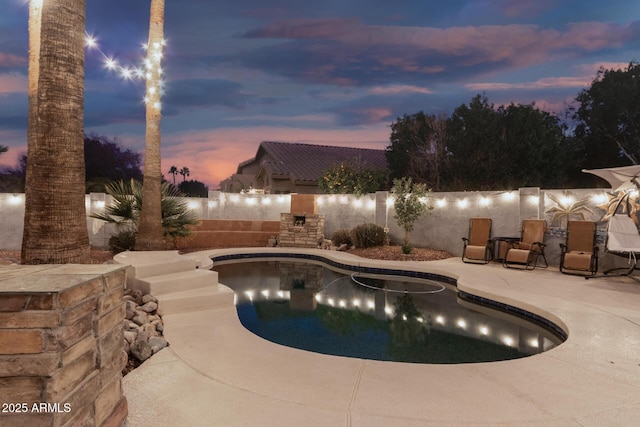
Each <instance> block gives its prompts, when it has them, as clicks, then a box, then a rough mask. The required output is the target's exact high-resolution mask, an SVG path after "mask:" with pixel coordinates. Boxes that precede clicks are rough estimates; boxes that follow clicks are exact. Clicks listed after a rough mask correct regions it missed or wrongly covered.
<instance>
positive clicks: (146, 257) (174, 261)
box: [113, 251, 197, 279]
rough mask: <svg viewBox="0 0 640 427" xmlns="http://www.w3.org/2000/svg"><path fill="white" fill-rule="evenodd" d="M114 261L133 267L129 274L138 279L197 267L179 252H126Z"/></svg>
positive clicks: (118, 255)
mask: <svg viewBox="0 0 640 427" xmlns="http://www.w3.org/2000/svg"><path fill="white" fill-rule="evenodd" d="M113 259H114V261H115V262H116V263H117V264H124V265H126V264H129V265H131V267H132V269H133V270H132V271H130V272H127V274H128V276H129V277H135V278H136V279H144V278H146V277H152V276H159V275H162V274H172V273H177V272H180V271H190V270H194V269H195V268H196V267H197V262H196V261H195V260H194V259H192V258H188V257H183V256H182V255H180V254H179V253H178V251H126V252H121V253H119V254H117V255H116V256H114V257H113Z"/></svg>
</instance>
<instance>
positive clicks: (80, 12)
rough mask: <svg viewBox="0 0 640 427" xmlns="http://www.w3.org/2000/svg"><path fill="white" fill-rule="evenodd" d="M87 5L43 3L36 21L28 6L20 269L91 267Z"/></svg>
mask: <svg viewBox="0 0 640 427" xmlns="http://www.w3.org/2000/svg"><path fill="white" fill-rule="evenodd" d="M85 1H86V0H56V1H44V2H43V3H42V12H41V15H40V16H38V12H37V10H36V8H35V6H36V4H35V3H34V2H32V3H34V5H33V7H32V8H30V17H29V30H30V34H29V38H30V43H29V48H30V52H29V103H30V105H29V124H28V131H27V134H28V154H27V156H28V157H27V177H26V180H27V181H26V182H27V185H26V188H25V217H24V232H23V237H22V263H23V264H54V263H62V264H64V263H88V262H89V255H90V245H89V235H88V232H87V217H86V210H85V180H84V177H85V171H84V167H85V166H84V136H83V118H84V37H85V15H86V2H85ZM38 23H40V25H38ZM38 26H39V27H40V28H38ZM38 36H39V39H38ZM32 38H33V40H31V39H32ZM32 67H33V69H32ZM36 95H37V96H36Z"/></svg>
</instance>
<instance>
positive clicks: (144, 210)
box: [136, 0, 164, 250]
mask: <svg viewBox="0 0 640 427" xmlns="http://www.w3.org/2000/svg"><path fill="white" fill-rule="evenodd" d="M163 44H164V0H151V12H150V17H149V41H148V44H147V61H146V62H147V64H148V65H147V70H146V72H147V74H148V75H147V79H146V84H147V91H146V97H145V101H146V107H145V109H146V111H145V112H146V131H145V160H144V171H143V172H144V180H143V184H142V185H143V190H142V191H143V195H144V197H143V200H144V206H142V207H141V210H140V226H139V228H138V238H137V239H136V249H138V250H161V249H164V240H163V235H162V207H161V200H162V194H161V186H162V171H161V168H160V120H161V118H162V112H161V111H162V110H161V103H160V97H161V93H162V87H161V84H160V82H161V68H160V65H161V60H162V46H163Z"/></svg>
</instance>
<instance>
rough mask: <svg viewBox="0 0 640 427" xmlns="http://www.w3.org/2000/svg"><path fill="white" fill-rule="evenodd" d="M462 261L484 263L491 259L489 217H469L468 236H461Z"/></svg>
mask: <svg viewBox="0 0 640 427" xmlns="http://www.w3.org/2000/svg"><path fill="white" fill-rule="evenodd" d="M462 241H463V242H464V248H463V249H462V261H463V262H468V263H475V264H479V263H481V264H486V263H488V262H489V261H490V260H491V218H471V219H470V220H469V237H463V238H462Z"/></svg>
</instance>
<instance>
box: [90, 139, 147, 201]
mask: <svg viewBox="0 0 640 427" xmlns="http://www.w3.org/2000/svg"><path fill="white" fill-rule="evenodd" d="M84 160H85V169H86V174H85V176H86V181H87V191H93V192H104V191H105V185H106V184H107V183H109V182H111V181H117V180H123V181H129V180H131V179H135V180H137V181H142V155H141V154H140V153H137V152H135V151H132V150H131V149H129V148H123V147H122V146H121V145H120V144H118V143H117V142H115V141H110V140H109V139H108V138H106V137H104V136H97V135H89V136H85V138H84Z"/></svg>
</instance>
